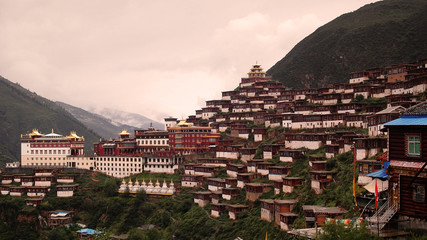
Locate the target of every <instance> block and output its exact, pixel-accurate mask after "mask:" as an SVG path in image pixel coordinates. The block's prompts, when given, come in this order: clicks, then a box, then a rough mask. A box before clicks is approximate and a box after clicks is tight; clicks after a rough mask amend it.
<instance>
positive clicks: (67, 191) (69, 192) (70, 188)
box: [56, 184, 79, 197]
mask: <svg viewBox="0 0 427 240" xmlns="http://www.w3.org/2000/svg"><path fill="white" fill-rule="evenodd" d="M78 189H79V184H70V185H58V186H56V196H57V197H72V196H73V195H74V191H77V190H78Z"/></svg>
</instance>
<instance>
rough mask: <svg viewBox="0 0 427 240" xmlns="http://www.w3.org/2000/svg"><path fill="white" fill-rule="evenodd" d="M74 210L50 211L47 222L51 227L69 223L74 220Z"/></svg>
mask: <svg viewBox="0 0 427 240" xmlns="http://www.w3.org/2000/svg"><path fill="white" fill-rule="evenodd" d="M73 216H74V212H73V211H63V210H56V211H52V212H49V215H48V218H47V223H48V226H49V227H51V228H54V227H57V226H65V225H69V224H71V223H72V222H73Z"/></svg>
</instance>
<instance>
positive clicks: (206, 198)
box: [193, 192, 211, 207]
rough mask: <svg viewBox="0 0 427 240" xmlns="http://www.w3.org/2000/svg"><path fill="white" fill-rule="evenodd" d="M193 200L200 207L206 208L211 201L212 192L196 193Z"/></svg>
mask: <svg viewBox="0 0 427 240" xmlns="http://www.w3.org/2000/svg"><path fill="white" fill-rule="evenodd" d="M193 199H194V203H196V204H198V205H199V207H204V206H206V204H208V203H209V202H210V201H211V192H194V193H193Z"/></svg>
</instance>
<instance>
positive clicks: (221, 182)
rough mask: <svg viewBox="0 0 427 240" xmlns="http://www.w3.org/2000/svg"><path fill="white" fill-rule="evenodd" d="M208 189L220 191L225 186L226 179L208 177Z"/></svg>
mask: <svg viewBox="0 0 427 240" xmlns="http://www.w3.org/2000/svg"><path fill="white" fill-rule="evenodd" d="M207 180H208V189H209V190H210V191H219V190H221V189H223V188H225V179H222V178H208V179H207Z"/></svg>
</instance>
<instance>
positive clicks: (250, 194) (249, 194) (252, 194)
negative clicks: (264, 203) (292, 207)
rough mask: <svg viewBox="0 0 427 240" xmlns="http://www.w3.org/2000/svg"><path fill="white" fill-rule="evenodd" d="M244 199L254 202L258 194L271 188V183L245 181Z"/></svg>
mask: <svg viewBox="0 0 427 240" xmlns="http://www.w3.org/2000/svg"><path fill="white" fill-rule="evenodd" d="M245 188H246V200H249V201H251V202H255V201H256V200H257V199H258V198H259V196H261V195H262V194H263V193H266V192H268V191H270V190H271V189H273V185H272V184H267V183H246V184H245Z"/></svg>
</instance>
